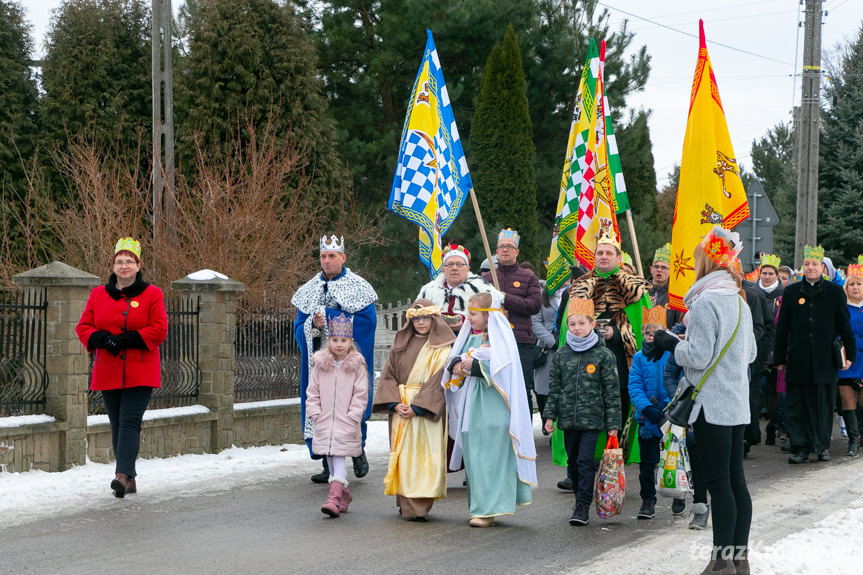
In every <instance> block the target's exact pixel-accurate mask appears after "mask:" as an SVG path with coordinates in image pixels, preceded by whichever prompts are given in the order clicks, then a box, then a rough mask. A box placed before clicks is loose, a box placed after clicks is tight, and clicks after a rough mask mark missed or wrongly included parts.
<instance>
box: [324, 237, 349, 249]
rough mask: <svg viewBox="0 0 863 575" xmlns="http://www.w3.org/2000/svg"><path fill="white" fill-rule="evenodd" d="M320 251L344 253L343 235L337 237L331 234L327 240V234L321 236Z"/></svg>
mask: <svg viewBox="0 0 863 575" xmlns="http://www.w3.org/2000/svg"><path fill="white" fill-rule="evenodd" d="M321 251H322V252H342V253H345V236H342V237H341V238H337V237H336V236H335V234H333V235H331V236H330V238H329V241H327V236H325V235H323V236H321Z"/></svg>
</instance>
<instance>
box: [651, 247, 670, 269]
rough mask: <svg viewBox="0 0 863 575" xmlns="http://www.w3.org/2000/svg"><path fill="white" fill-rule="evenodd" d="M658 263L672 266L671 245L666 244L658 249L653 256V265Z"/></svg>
mask: <svg viewBox="0 0 863 575" xmlns="http://www.w3.org/2000/svg"><path fill="white" fill-rule="evenodd" d="M656 262H665V263H667V264H668V265H669V266H670V265H671V244H670V243H668V244H665V245H664V246H662V247H661V248H658V249H657V250H656V252H654V254H653V263H656Z"/></svg>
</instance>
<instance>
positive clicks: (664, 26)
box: [597, 2, 794, 67]
mask: <svg viewBox="0 0 863 575" xmlns="http://www.w3.org/2000/svg"><path fill="white" fill-rule="evenodd" d="M597 4H599V5H600V6H604V7H606V8H608V9H610V10H615V11H617V12H620V13H621V14H626V15H627V16H630V17H631V18H636V19H638V20H643V21H645V22H649V23H651V24H654V25H656V26H659V27H660V28H665V29H667V30H671V31H672V32H677V33H678V34H683V35H684V36H689V37H690V38H696V39H698V36H696V35H695V34H691V33H689V32H684V31H683V30H678V29H677V28H672V27H671V26H666V25H665V24H662V23H661V22H657V21H656V20H651V19H650V18H645V17H643V16H639V15H638V14H633V13H632V12H627V11H626V10H621V9H620V8H616V7H614V6H611V5H609V4H605V3H603V2H597ZM710 43H711V44H713V45H714V46H721V47H723V48H727V49H729V50H734V51H735V52H740V53H742V54H747V55H749V56H754V57H756V58H761V59H763V60H769V61H771V62H776V63H778V64H782V65H784V66H791V67H793V66H794V64H792V63H791V62H785V61H784V60H777V59H776V58H771V57H769V56H762V55H761V54H756V53H755V52H750V51H748V50H742V49H740V48H735V47H734V46H729V45H728V44H723V43H721V42H716V41H713V40H711V41H710Z"/></svg>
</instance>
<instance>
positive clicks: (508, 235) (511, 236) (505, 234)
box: [497, 228, 520, 248]
mask: <svg viewBox="0 0 863 575" xmlns="http://www.w3.org/2000/svg"><path fill="white" fill-rule="evenodd" d="M519 239H520V238H519V237H518V232H517V231H515V230H514V229H512V228H506V229H505V230H500V233H499V234H498V235H497V243H498V244H500V242H501V240H510V241H512V242H513V243H514V244H515V247H516V248H517V247H518V242H519Z"/></svg>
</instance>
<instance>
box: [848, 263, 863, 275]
mask: <svg viewBox="0 0 863 575" xmlns="http://www.w3.org/2000/svg"><path fill="white" fill-rule="evenodd" d="M846 275H847V276H848V277H849V278H851V276H854V277H858V278H863V264H848V271H847V272H846Z"/></svg>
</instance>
